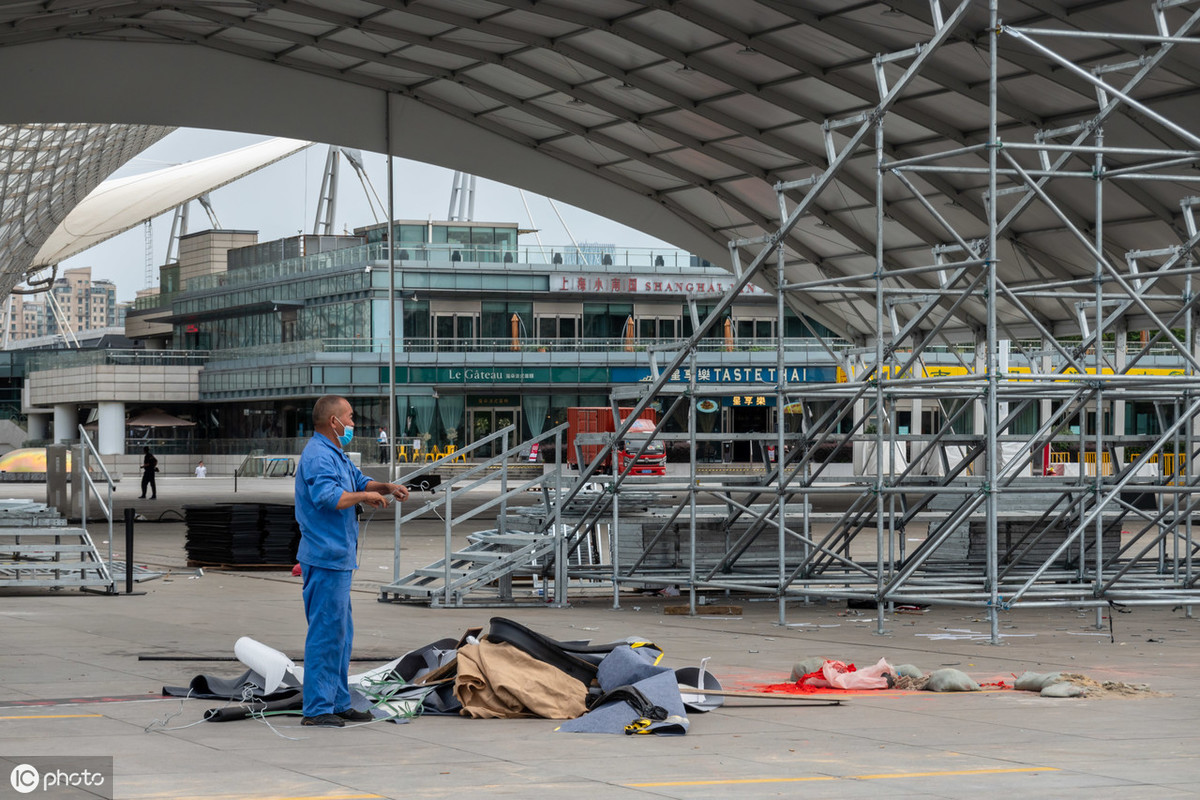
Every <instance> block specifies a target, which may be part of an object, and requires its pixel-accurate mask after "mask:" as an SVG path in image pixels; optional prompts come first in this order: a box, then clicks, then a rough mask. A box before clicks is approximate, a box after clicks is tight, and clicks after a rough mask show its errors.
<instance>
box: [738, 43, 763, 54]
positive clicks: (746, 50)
mask: <svg viewBox="0 0 1200 800" xmlns="http://www.w3.org/2000/svg"><path fill="white" fill-rule="evenodd" d="M737 54H738V55H739V56H756V55H758V51H757V50H755V49H754V48H753V47H750V46H749V45H747V46H746V47H743V48H742V49H741V50H738V51H737Z"/></svg>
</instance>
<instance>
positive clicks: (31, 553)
mask: <svg viewBox="0 0 1200 800" xmlns="http://www.w3.org/2000/svg"><path fill="white" fill-rule="evenodd" d="M91 551H92V548H90V547H88V546H87V545H86V544H56V543H54V542H28V543H25V544H13V543H11V542H0V556H28V557H37V556H43V555H47V554H51V553H90V552H91ZM0 565H3V562H0Z"/></svg>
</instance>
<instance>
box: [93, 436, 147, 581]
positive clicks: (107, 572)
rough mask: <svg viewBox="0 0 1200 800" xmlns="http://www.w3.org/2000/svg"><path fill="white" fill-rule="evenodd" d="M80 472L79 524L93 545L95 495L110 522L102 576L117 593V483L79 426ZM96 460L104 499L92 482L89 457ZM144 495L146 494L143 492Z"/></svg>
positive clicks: (101, 569) (101, 570)
mask: <svg viewBox="0 0 1200 800" xmlns="http://www.w3.org/2000/svg"><path fill="white" fill-rule="evenodd" d="M79 443H80V445H81V447H80V448H79V460H80V464H79V471H80V474H81V475H82V476H83V483H84V489H83V495H82V496H81V497H80V498H79V524H80V527H82V528H83V532H84V536H86V537H87V539H88V542H89V543H91V535H90V534H89V533H88V532H87V525H88V497H90V496H91V495H92V494H93V493H94V494H95V495H96V500H97V501H98V502H99V503H100V508H101V509H102V510H103V511H104V517H105V519H107V520H108V559H107V560H106V561H105V562H104V563H103V565H102V566H101V568H100V572H101V575H102V576H103V578H104V579H105V580H107V581H108V582H109V591H110V592H116V584H115V583H114V582H113V579H112V560H113V499H112V496H113V491H114V490H115V487H116V483H115V481H113V478H112V475H110V474H109V472H108V468H107V467H105V466H104V461H103V459H101V458H100V453H99V451H98V450H96V446H95V445H94V444H92V439H91V437H90V436H88V432H87V431H86V430H84V427H83V426H82V425H80V426H79ZM89 454H90V456H91V457H92V458H94V459H95V460H96V468H97V470H98V471H99V473H100V475H101V477H103V478H104V483H105V486H106V487H107V489H108V491H107V493H106V495H105V496H104V497H101V496H100V491H99V489H97V488H96V482H95V481H94V480H92V472H91V470H90V469H88V456H89ZM143 494H144V492H143Z"/></svg>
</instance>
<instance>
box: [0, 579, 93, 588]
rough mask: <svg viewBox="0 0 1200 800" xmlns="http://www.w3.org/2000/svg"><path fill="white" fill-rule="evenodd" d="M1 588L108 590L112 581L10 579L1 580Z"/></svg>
mask: <svg viewBox="0 0 1200 800" xmlns="http://www.w3.org/2000/svg"><path fill="white" fill-rule="evenodd" d="M0 586H4V587H14V586H15V587H20V588H25V589H42V588H46V589H53V588H56V587H71V588H76V587H78V588H84V587H87V586H103V587H106V588H107V587H110V586H112V581H109V580H107V579H105V578H102V577H96V578H92V579H90V580H89V579H87V578H78V579H73V578H63V577H61V576H58V577H54V578H53V579H50V580H37V579H32V578H18V579H16V580H13V579H10V578H0Z"/></svg>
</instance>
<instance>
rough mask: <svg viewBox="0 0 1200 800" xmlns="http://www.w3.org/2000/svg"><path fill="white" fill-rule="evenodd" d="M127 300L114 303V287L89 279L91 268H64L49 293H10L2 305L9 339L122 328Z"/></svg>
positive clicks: (102, 281) (115, 294) (15, 339)
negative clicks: (67, 329)
mask: <svg viewBox="0 0 1200 800" xmlns="http://www.w3.org/2000/svg"><path fill="white" fill-rule="evenodd" d="M130 305H131V304H130V303H118V302H117V287H116V284H114V283H113V282H112V281H109V280H92V268H91V267H76V268H75V269H68V270H64V271H63V272H62V274H61V275H60V276H59V277H58V278H57V279H56V280H55V281H54V283H53V285H52V286H51V288H50V291H49V292H42V293H37V294H13V295H11V296H10V298H9V302H8V304H7V307H6V308H5V315H6V325H7V327H8V338H9V340H10V341H21V340H25V339H35V338H38V337H41V336H54V335H59V334H62V333H63V330H64V326H65V327H66V328H69V330H70V332H71V333H72V334H75V335H78V334H79V333H81V332H83V331H94V330H100V329H102V328H114V327H121V326H123V325H124V324H125V311H126V309H127V308H129V307H130Z"/></svg>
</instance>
